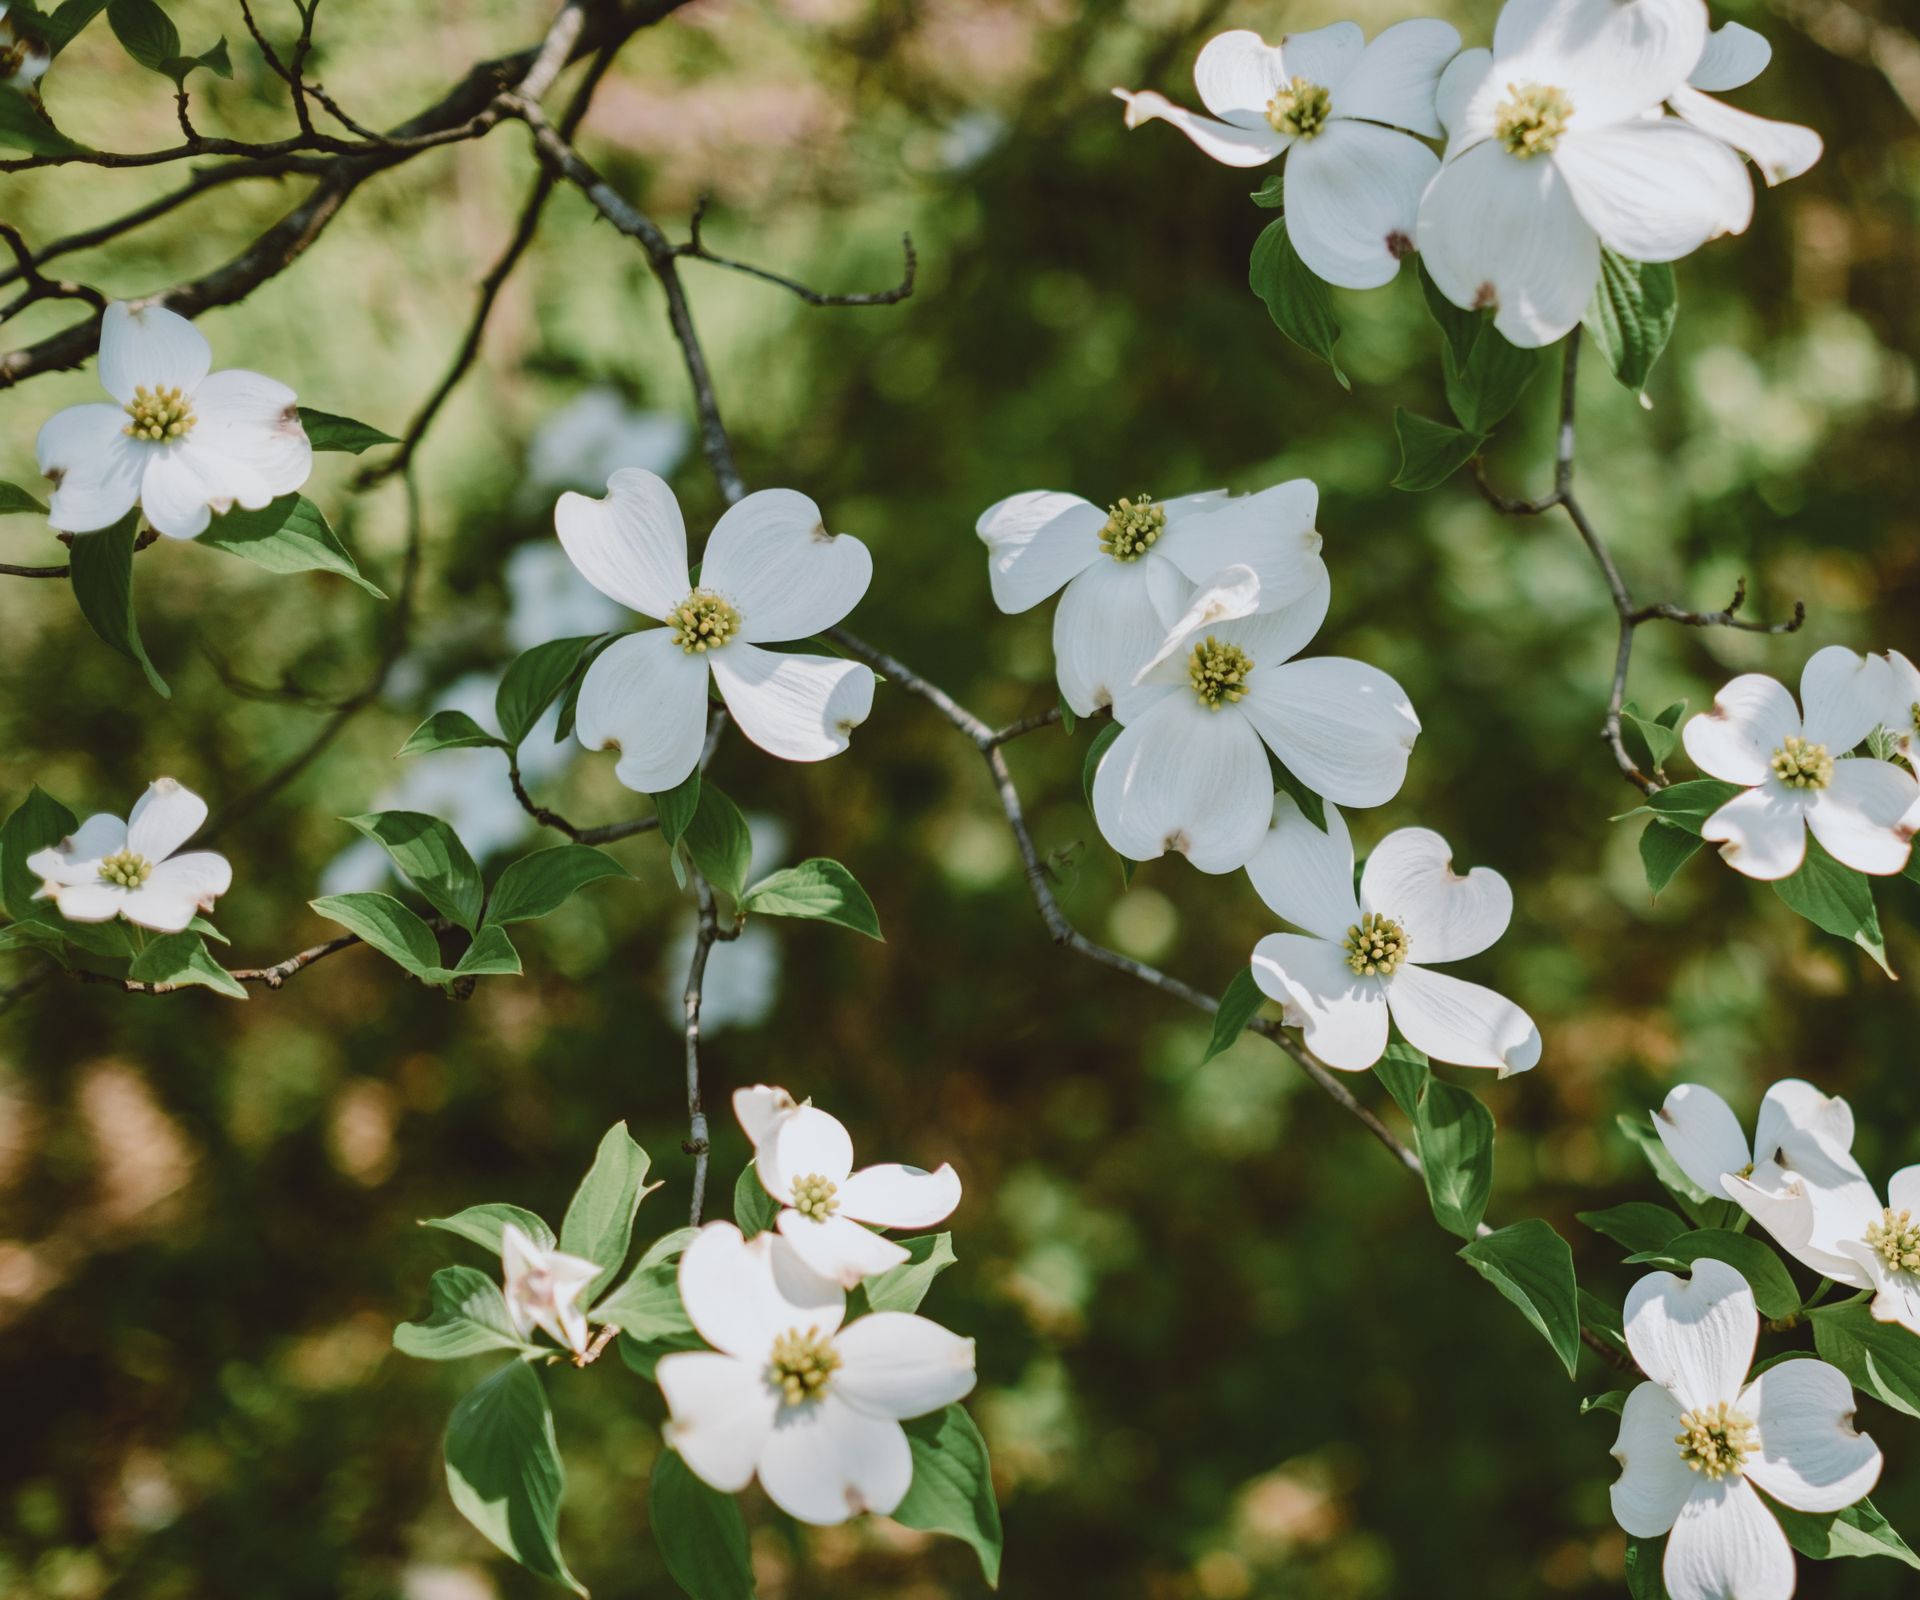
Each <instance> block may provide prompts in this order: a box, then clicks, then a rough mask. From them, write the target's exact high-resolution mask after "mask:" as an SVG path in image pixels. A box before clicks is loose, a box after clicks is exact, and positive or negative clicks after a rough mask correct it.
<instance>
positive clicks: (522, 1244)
mask: <svg viewBox="0 0 1920 1600" xmlns="http://www.w3.org/2000/svg"><path fill="white" fill-rule="evenodd" d="M500 1271H501V1275H502V1276H503V1277H504V1278H505V1279H506V1289H505V1293H506V1300H507V1315H508V1316H509V1317H510V1318H512V1320H513V1326H514V1329H515V1331H516V1332H517V1333H518V1334H519V1335H520V1337H521V1338H522V1339H531V1338H532V1337H533V1330H534V1329H535V1328H544V1329H545V1330H546V1331H547V1332H548V1333H549V1334H551V1335H552V1336H553V1338H554V1340H555V1341H556V1342H557V1343H559V1344H563V1345H565V1346H566V1347H567V1348H568V1349H569V1350H571V1351H573V1353H574V1354H575V1355H579V1354H581V1353H582V1352H583V1351H585V1349H586V1348H587V1314H586V1312H585V1310H584V1309H582V1307H581V1306H580V1304H579V1300H580V1294H581V1291H582V1290H584V1289H585V1288H586V1287H587V1285H588V1284H590V1283H592V1282H593V1280H594V1279H595V1278H597V1277H599V1276H600V1267H599V1265H598V1263H596V1262H592V1261H588V1260H587V1259H586V1258H585V1257H583V1256H570V1255H568V1254H567V1253H566V1252H565V1251H563V1250H549V1249H545V1248H543V1247H542V1246H540V1245H537V1244H535V1243H534V1242H533V1240H531V1239H530V1238H528V1237H527V1235H526V1233H525V1232H524V1231H522V1230H521V1228H520V1227H519V1226H518V1225H516V1224H514V1223H511V1222H509V1223H507V1224H506V1226H505V1227H503V1228H502V1229H501V1230H500Z"/></svg>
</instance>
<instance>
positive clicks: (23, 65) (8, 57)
mask: <svg viewBox="0 0 1920 1600" xmlns="http://www.w3.org/2000/svg"><path fill="white" fill-rule="evenodd" d="M12 9H13V8H12V7H11V6H9V5H7V4H5V0H0V84H8V85H10V86H12V87H13V88H15V89H21V90H26V91H33V90H34V86H35V85H36V84H38V83H39V81H40V80H41V79H42V78H44V77H45V76H46V73H47V68H48V67H50V66H52V65H53V52H52V51H51V50H49V49H48V48H47V44H46V41H45V40H44V39H41V38H39V37H37V36H36V35H35V34H33V33H32V32H30V31H28V30H27V29H23V28H22V27H20V26H19V25H18V24H16V23H15V22H14V20H13V18H11V17H10V16H8V15H7V13H8V12H9V11H10V10H12Z"/></svg>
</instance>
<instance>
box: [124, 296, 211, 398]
mask: <svg viewBox="0 0 1920 1600" xmlns="http://www.w3.org/2000/svg"><path fill="white" fill-rule="evenodd" d="M212 365H213V351H212V350H211V349H210V348H209V347H208V345H207V340H206V336H205V335H204V334H203V333H201V331H200V330H199V329H198V328H196V327H195V326H194V325H193V324H192V323H191V322H189V321H187V319H186V318H185V317H183V316H181V315H180V314H179V313H178V312H175V311H169V310H167V309H166V307H164V306H138V307H135V306H130V305H128V304H127V303H126V302H125V301H124V300H116V301H115V302H114V303H113V304H112V305H110V306H108V307H107V311H106V315H105V316H104V317H102V318H101V319H100V386H101V387H102V388H103V389H105V390H106V391H107V393H108V394H110V395H112V396H113V397H114V399H116V400H118V401H119V402H120V403H121V404H122V405H125V404H127V402H128V401H130V400H132V399H133V391H134V390H135V389H156V388H167V389H184V390H185V391H186V392H187V393H188V394H189V395H191V394H192V393H193V392H194V390H195V389H197V388H198V387H199V386H200V380H201V379H202V378H204V377H205V376H206V375H207V369H208V368H209V367H210V366H212Z"/></svg>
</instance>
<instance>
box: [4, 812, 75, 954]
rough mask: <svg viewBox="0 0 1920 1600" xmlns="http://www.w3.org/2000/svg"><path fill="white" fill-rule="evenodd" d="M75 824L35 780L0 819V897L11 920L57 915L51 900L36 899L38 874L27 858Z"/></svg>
mask: <svg viewBox="0 0 1920 1600" xmlns="http://www.w3.org/2000/svg"><path fill="white" fill-rule="evenodd" d="M78 826H79V822H78V819H77V818H75V816H74V814H73V813H72V812H71V811H69V810H68V809H67V808H66V807H65V806H63V805H62V804H61V803H60V802H59V801H58V800H56V799H54V798H53V796H52V795H50V794H48V793H47V792H46V790H44V789H42V788H40V787H39V786H38V785H37V784H36V785H35V786H34V787H33V788H31V789H29V790H28V791H27V797H26V799H24V800H22V801H21V802H20V804H19V805H18V806H16V807H15V808H14V810H13V812H12V814H11V815H10V816H9V817H8V818H7V820H6V821H5V822H4V823H0V899H4V900H5V902H6V907H7V915H8V916H10V917H12V918H13V920H14V921H15V922H46V921H49V920H51V919H53V918H54V917H55V916H57V913H56V912H55V911H54V908H53V902H52V901H50V900H36V899H34V895H35V894H36V893H37V892H38V891H39V888H40V882H41V880H40V876H39V874H38V873H35V872H33V871H31V870H29V868H28V866H27V858H28V857H29V856H33V855H38V854H39V853H40V852H41V851H42V850H46V849H50V848H51V847H52V846H54V845H56V844H58V843H59V842H60V841H61V840H62V839H64V838H66V837H67V835H68V834H70V833H72V832H73V830H74V829H75V828H76V827H78Z"/></svg>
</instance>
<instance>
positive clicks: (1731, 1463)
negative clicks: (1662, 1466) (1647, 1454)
mask: <svg viewBox="0 0 1920 1600" xmlns="http://www.w3.org/2000/svg"><path fill="white" fill-rule="evenodd" d="M1753 1433H1754V1429H1753V1422H1752V1419H1751V1418H1749V1417H1746V1416H1744V1415H1743V1414H1742V1413H1740V1412H1738V1411H1735V1410H1734V1409H1733V1407H1732V1406H1730V1405H1728V1404H1727V1403H1726V1401H1724V1400H1722V1401H1719V1402H1718V1403H1717V1404H1715V1405H1710V1406H1702V1407H1701V1408H1700V1409H1699V1410H1698V1411H1689V1412H1687V1413H1686V1414H1685V1415H1684V1416H1682V1417H1681V1419H1680V1431H1679V1432H1678V1433H1676V1434H1675V1435H1674V1436H1673V1442H1674V1443H1675V1444H1677V1445H1679V1446H1680V1459H1681V1460H1682V1461H1684V1462H1686V1464H1687V1465H1688V1467H1690V1468H1691V1469H1692V1470H1693V1471H1695V1472H1703V1473H1705V1474H1706V1475H1707V1476H1708V1477H1709V1478H1724V1477H1725V1476H1726V1475H1727V1474H1728V1473H1729V1472H1732V1471H1733V1470H1734V1469H1735V1468H1737V1467H1738V1466H1739V1465H1740V1463H1741V1462H1743V1461H1745V1460H1746V1459H1747V1457H1748V1456H1749V1455H1750V1454H1751V1453H1752V1451H1753V1446H1754V1437H1753Z"/></svg>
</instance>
